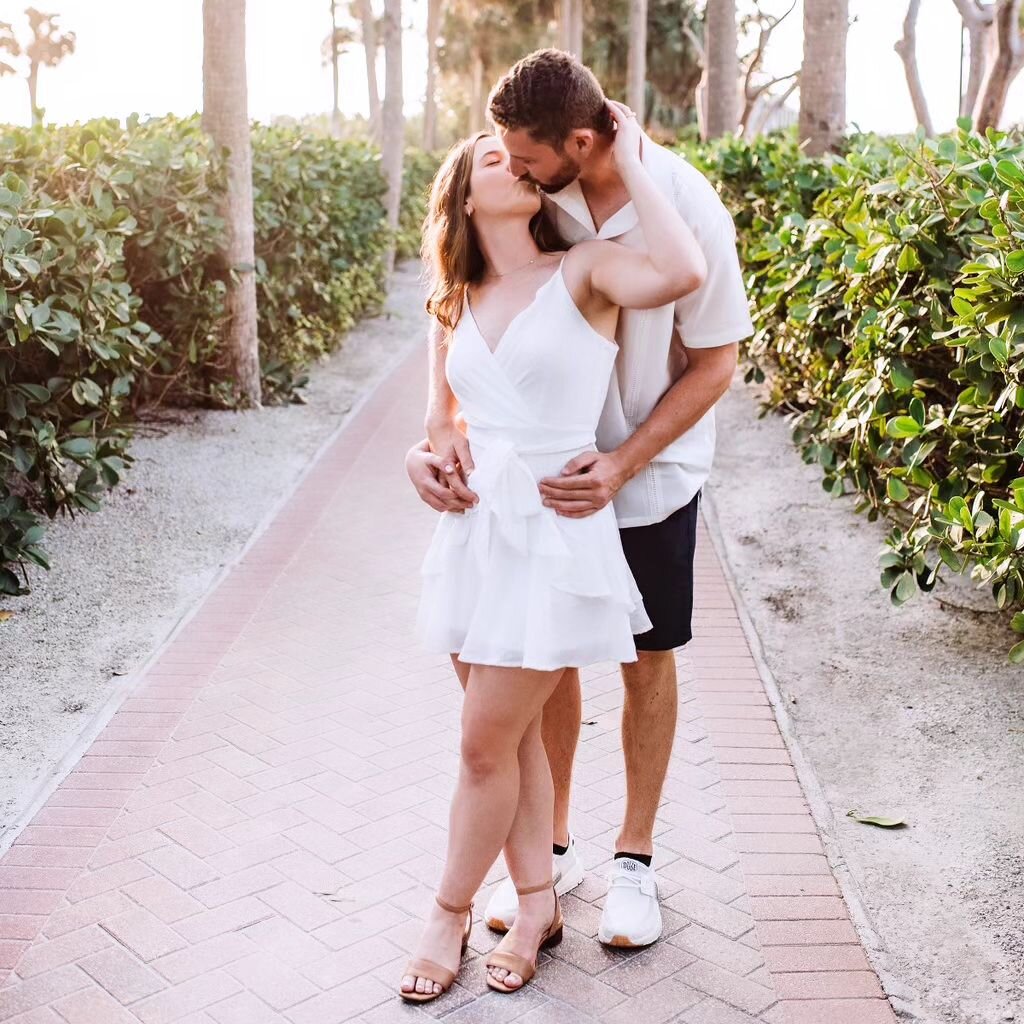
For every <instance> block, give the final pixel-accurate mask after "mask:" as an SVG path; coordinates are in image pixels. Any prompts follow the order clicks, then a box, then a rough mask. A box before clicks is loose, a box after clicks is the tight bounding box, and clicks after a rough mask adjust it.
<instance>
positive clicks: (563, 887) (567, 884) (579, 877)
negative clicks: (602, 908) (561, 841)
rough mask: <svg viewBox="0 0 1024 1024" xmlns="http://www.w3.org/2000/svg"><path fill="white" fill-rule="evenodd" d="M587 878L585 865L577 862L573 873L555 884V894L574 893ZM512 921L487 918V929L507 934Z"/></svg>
mask: <svg viewBox="0 0 1024 1024" xmlns="http://www.w3.org/2000/svg"><path fill="white" fill-rule="evenodd" d="M585 877H586V872H585V871H584V870H583V865H582V864H580V862H579V861H577V862H576V867H575V868H574V869H573V870H572V871H568V872H566V873H565V874H563V875H562V876H561V877H560V878H559V879H558V881H557V882H555V893H556V894H557V895H558V896H564V895H565V894H566V893H567V892H572V891H573V889H575V888H577V886H580V885H582V884H583V879H584V878H585ZM513 921H515V918H513V919H512V921H503V920H501V919H500V918H497V917H489V918H487V921H486V924H487V927H488V928H490V929H491V931H492V932H501V933H505V932H507V931H508V930H509V928H511V927H512V923H513Z"/></svg>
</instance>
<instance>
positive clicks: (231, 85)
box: [203, 0, 262, 406]
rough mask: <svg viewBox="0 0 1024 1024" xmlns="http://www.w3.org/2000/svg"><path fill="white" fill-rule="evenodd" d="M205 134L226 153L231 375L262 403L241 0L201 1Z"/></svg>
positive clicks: (245, 395) (246, 396) (241, 392)
mask: <svg viewBox="0 0 1024 1024" xmlns="http://www.w3.org/2000/svg"><path fill="white" fill-rule="evenodd" d="M203 129H204V130H205V131H206V132H207V133H209V135H210V136H211V138H212V139H213V141H214V142H215V143H216V144H217V146H218V147H219V148H221V149H222V150H223V151H224V155H225V160H226V164H227V191H226V195H225V199H224V204H223V209H222V211H221V215H222V216H223V218H224V221H225V224H226V227H227V247H226V249H225V251H224V252H223V253H222V261H223V265H224V271H225V273H224V278H225V284H226V286H227V296H226V304H225V311H226V314H227V321H226V334H225V338H224V342H225V349H226V354H227V357H228V363H229V366H228V368H227V371H228V373H229V374H230V375H231V379H232V381H233V382H234V383H235V386H236V387H237V389H238V397H239V398H240V399H241V402H242V403H244V404H248V405H250V406H259V405H260V404H261V401H262V399H261V392H260V364H259V341H258V338H257V333H256V273H255V271H256V256H255V242H254V226H253V206H252V202H253V193H252V144H251V141H250V135H249V107H248V92H247V88H246V75H245V0H203Z"/></svg>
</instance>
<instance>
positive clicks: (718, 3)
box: [704, 0, 740, 139]
mask: <svg viewBox="0 0 1024 1024" xmlns="http://www.w3.org/2000/svg"><path fill="white" fill-rule="evenodd" d="M704 54H705V60H706V69H705V81H706V94H707V120H706V122H705V129H704V137H705V138H707V139H717V138H718V137H719V136H721V135H725V134H726V133H727V132H734V131H736V129H737V127H738V125H739V123H740V110H739V93H738V91H737V90H738V84H739V58H738V55H737V38H736V0H708V2H707V6H706V8H705V10H704Z"/></svg>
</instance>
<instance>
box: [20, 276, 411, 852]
mask: <svg viewBox="0 0 1024 1024" xmlns="http://www.w3.org/2000/svg"><path fill="white" fill-rule="evenodd" d="M418 273H419V263H418V261H415V262H414V261H410V262H407V263H405V264H403V265H401V266H400V267H399V268H398V269H397V270H396V272H395V276H394V278H393V281H392V287H391V290H390V293H389V296H388V301H387V304H386V307H385V310H384V314H383V315H382V316H379V317H375V318H373V319H370V320H367V321H364V322H363V323H362V324H361V325H359V327H357V328H356V329H355V330H354V331H352V332H351V333H350V334H349V335H348V336H346V338H345V339H344V340H343V342H342V346H341V348H340V349H339V350H338V351H337V352H335V353H334V354H333V355H332V356H331V357H330V358H329V360H328V361H326V362H325V363H324V364H322V365H320V366H317V367H314V368H313V369H312V370H311V372H310V384H309V386H308V387H307V388H306V389H304V392H303V393H304V395H305V397H306V400H307V403H308V404H306V405H298V404H295V405H288V406H274V407H267V408H264V409H259V410H252V411H247V412H242V413H233V412H220V411H212V410H169V411H168V412H166V413H165V414H163V415H162V416H161V418H160V419H159V420H158V421H154V422H149V423H146V424H144V425H141V426H140V427H139V428H138V430H137V431H136V439H135V441H134V443H133V445H132V448H131V452H132V454H133V455H134V457H135V460H136V461H135V464H134V466H133V467H132V469H131V470H130V471H129V474H128V476H127V478H126V480H125V481H124V482H123V483H122V484H121V486H119V487H117V488H116V489H115V490H114V491H112V492H110V493H109V494H108V496H107V498H106V499H105V500H104V503H103V507H102V509H101V510H100V512H98V513H94V514H89V515H80V516H77V517H76V518H75V519H74V520H73V521H72V520H71V519H58V520H56V521H55V522H53V523H51V524H50V525H49V529H48V532H47V535H46V538H45V540H44V547H45V548H46V549H47V550H48V551H49V553H50V562H51V565H52V570H51V571H50V572H45V571H43V570H41V569H38V570H36V571H34V572H32V574H31V575H30V583H31V587H32V592H31V593H29V594H27V595H25V596H23V597H17V598H4V599H3V600H2V601H0V607H3V608H5V609H10V610H11V611H13V612H14V613H15V614H14V616H13V617H12V618H11V619H9V620H7V621H6V622H3V623H0V848H2V847H3V845H4V833H5V831H8V830H10V828H11V826H12V825H13V824H14V823H15V822H16V821H17V819H18V816H19V815H20V814H23V813H25V812H26V811H27V810H28V809H29V807H30V806H31V805H32V803H33V801H34V799H35V798H36V797H37V795H38V794H39V792H40V789H41V787H44V786H45V785H46V784H47V780H49V779H51V777H52V776H53V773H54V771H55V769H56V767H57V766H58V764H59V762H60V761H61V759H62V758H63V757H65V755H66V754H67V753H68V752H69V751H72V748H73V747H74V746H75V744H76V741H77V740H78V739H79V737H80V736H82V735H86V736H87V735H88V733H89V730H90V728H91V727H94V726H95V721H94V720H95V718H96V716H97V715H102V714H103V711H104V707H105V705H108V702H110V701H116V700H117V699H118V694H119V693H120V692H122V691H123V690H124V689H125V688H126V687H127V686H129V685H130V684H131V682H132V673H138V672H139V670H140V668H142V667H143V666H144V664H145V662H146V661H147V660H148V659H149V657H150V655H151V653H152V652H153V651H154V649H155V648H157V647H158V645H160V644H161V643H162V641H163V640H164V639H165V638H166V637H167V635H168V634H169V633H170V632H171V631H172V630H173V628H174V626H175V624H176V623H177V622H178V621H179V620H180V619H181V618H182V616H183V615H185V614H187V613H188V612H189V611H190V610H191V609H192V607H193V606H194V605H196V603H197V602H198V601H199V600H201V598H202V597H203V595H204V594H205V593H206V591H207V590H208V589H209V588H210V586H211V584H212V583H213V582H214V581H215V579H216V578H217V577H218V576H219V575H220V574H221V573H222V572H224V571H225V570H224V567H225V566H226V565H228V564H230V563H232V562H233V561H234V560H235V559H236V558H237V557H238V555H239V553H240V552H241V551H242V549H243V548H244V546H245V544H246V542H247V541H248V540H249V538H250V537H251V536H252V534H253V531H254V530H256V529H257V528H259V526H260V525H261V524H262V523H263V521H264V520H265V519H266V518H267V517H268V516H272V515H273V512H274V511H275V509H276V508H277V506H278V505H279V504H280V502H281V501H282V500H283V499H284V498H286V497H287V495H288V494H289V493H290V491H291V490H292V488H293V487H294V485H295V482H296V480H297V478H298V477H299V475H300V474H301V472H302V471H303V470H304V469H305V467H306V466H307V465H308V463H309V461H310V459H311V457H312V456H313V455H314V454H315V453H316V451H317V450H318V449H319V448H320V447H321V445H322V444H323V443H324V442H325V441H326V440H327V439H328V438H329V437H330V435H331V434H333V433H334V432H335V431H336V430H337V429H338V427H339V426H340V425H341V423H342V422H343V421H344V419H345V417H346V414H347V413H348V412H349V410H350V409H351V408H352V406H353V403H354V402H356V401H357V400H358V399H359V398H360V397H361V396H362V395H363V394H365V393H366V392H367V391H368V390H369V389H370V388H371V387H372V385H373V384H374V383H375V382H376V381H378V380H379V379H380V378H382V377H383V376H384V375H386V373H387V372H388V370H389V369H390V368H391V367H392V366H393V365H394V364H395V361H396V359H399V358H401V355H402V354H403V353H405V352H406V351H408V348H409V346H410V345H413V344H416V343H418V342H419V341H421V340H422V339H423V338H424V337H425V335H424V328H423V325H424V318H425V315H424V314H423V313H422V312H421V309H422V303H421V301H420V297H419V284H418V281H417V275H418ZM425 393H426V388H425V386H424V395H423V396H421V395H417V396H416V399H417V400H418V401H420V400H423V399H424V397H425ZM71 756H74V752H72V755H71ZM10 838H13V836H11V837H10Z"/></svg>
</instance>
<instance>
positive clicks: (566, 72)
mask: <svg viewBox="0 0 1024 1024" xmlns="http://www.w3.org/2000/svg"><path fill="white" fill-rule="evenodd" d="M487 106H488V111H489V112H490V115H491V120H493V121H494V123H495V124H497V125H500V126H501V127H502V128H504V129H506V130H507V131H517V130H518V129H520V128H525V129H526V130H527V131H528V132H529V133H530V135H531V137H532V138H533V139H534V140H535V141H537V142H543V143H546V144H547V145H549V146H551V147H552V148H554V149H560V148H561V147H562V145H563V144H564V143H565V140H566V139H567V138H568V137H569V134H570V132H572V131H574V130H575V129H577V128H590V129H592V130H593V131H596V132H599V133H601V134H602V135H612V134H613V133H614V122H613V121H612V117H611V114H609V113H608V108H607V106H606V105H605V98H604V91H603V90H602V88H601V85H600V83H599V82H598V80H597V79H596V78H595V77H594V73H593V72H592V71H591V70H590V68H588V67H587V66H586V65H585V64H581V63H580V61H578V60H577V59H576V58H575V57H574V56H573V55H572V54H571V53H566V52H565V51H564V50H553V49H546V50H534V52H533V53H530V54H527V55H526V56H525V57H523V58H522V60H520V61H518V62H517V63H516V64H513V65H512V67H511V68H509V70H508V71H506V72H505V74H504V75H502V77H501V78H500V79H499V80H498V83H497V85H495V87H494V88H493V89H492V90H491V95H490V98H489V99H488V101H487Z"/></svg>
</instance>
